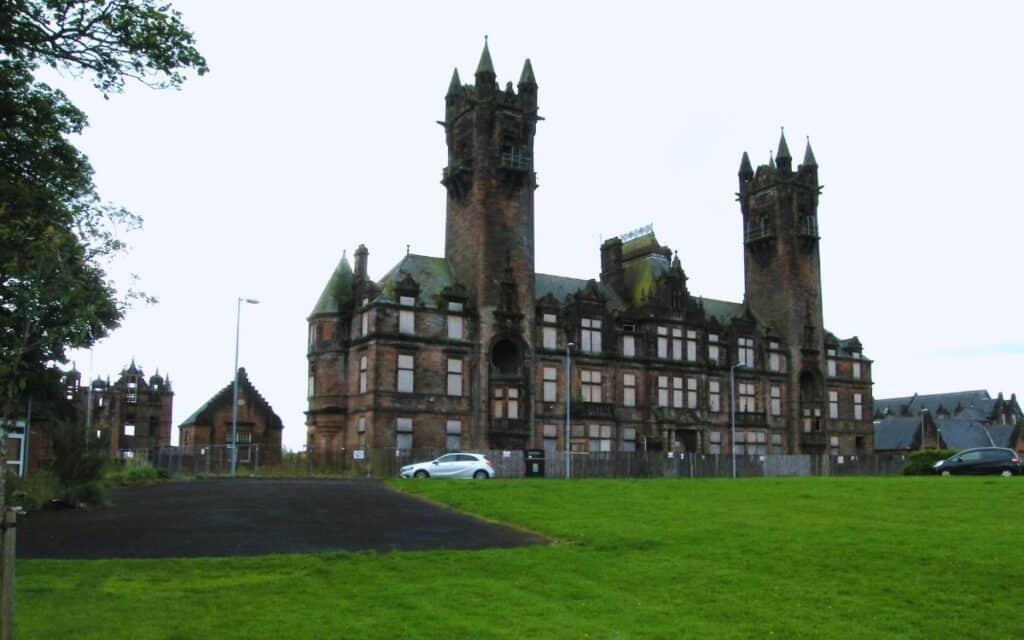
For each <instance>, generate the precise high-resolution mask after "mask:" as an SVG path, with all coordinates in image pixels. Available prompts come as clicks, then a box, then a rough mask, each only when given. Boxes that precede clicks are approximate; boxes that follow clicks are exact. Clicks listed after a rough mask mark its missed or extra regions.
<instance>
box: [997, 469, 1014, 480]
mask: <svg viewBox="0 0 1024 640" xmlns="http://www.w3.org/2000/svg"><path fill="white" fill-rule="evenodd" d="M999 475H1001V476H1003V477H1004V478H1009V477H1010V476H1012V475H1013V472H1012V471H1010V470H1009V469H1003V472H1002V473H1000V474H999Z"/></svg>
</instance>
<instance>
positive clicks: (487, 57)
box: [476, 36, 494, 76]
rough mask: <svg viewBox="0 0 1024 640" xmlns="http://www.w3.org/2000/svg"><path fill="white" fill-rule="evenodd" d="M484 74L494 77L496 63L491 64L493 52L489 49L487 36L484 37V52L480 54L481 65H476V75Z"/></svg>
mask: <svg viewBox="0 0 1024 640" xmlns="http://www.w3.org/2000/svg"><path fill="white" fill-rule="evenodd" d="M482 73H489V74H491V75H492V76H493V75H494V63H493V62H491V51H490V49H488V48H487V36H484V50H483V52H482V53H481V54H480V63H479V64H477V65H476V75H480V74H482Z"/></svg>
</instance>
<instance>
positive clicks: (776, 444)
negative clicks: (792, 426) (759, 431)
mask: <svg viewBox="0 0 1024 640" xmlns="http://www.w3.org/2000/svg"><path fill="white" fill-rule="evenodd" d="M772 449H774V450H775V453H782V434H781V433H773V434H772Z"/></svg>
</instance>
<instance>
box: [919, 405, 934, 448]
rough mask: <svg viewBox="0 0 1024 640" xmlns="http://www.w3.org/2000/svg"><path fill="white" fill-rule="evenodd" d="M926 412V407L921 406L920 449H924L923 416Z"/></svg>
mask: <svg viewBox="0 0 1024 640" xmlns="http://www.w3.org/2000/svg"><path fill="white" fill-rule="evenodd" d="M927 413H928V407H921V451H924V416H925V414H927ZM936 444H937V443H936Z"/></svg>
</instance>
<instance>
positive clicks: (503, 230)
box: [307, 45, 873, 461]
mask: <svg viewBox="0 0 1024 640" xmlns="http://www.w3.org/2000/svg"><path fill="white" fill-rule="evenodd" d="M537 94H538V91H537V82H536V79H535V77H534V72H533V69H532V67H531V64H530V61H529V60H527V61H526V63H525V65H524V66H523V70H522V75H521V77H520V79H519V83H518V87H513V86H512V83H511V82H510V83H508V84H507V85H506V86H505V88H504V89H502V88H501V87H500V86H499V85H498V84H497V83H496V77H495V73H494V68H493V66H492V63H491V58H490V54H489V52H488V49H487V46H486V45H485V46H484V51H483V54H482V55H481V58H480V62H479V65H478V67H477V70H476V74H475V83H474V84H463V83H462V81H461V80H460V78H459V74H458V71H457V70H456V71H455V73H454V74H453V76H452V80H451V84H450V85H449V87H448V92H447V95H446V96H445V118H444V122H443V125H444V130H445V138H446V142H447V147H448V165H447V166H446V167H445V168H444V170H443V172H442V180H441V183H442V184H443V185H444V188H445V189H446V190H447V210H446V218H445V225H446V227H445V229H446V233H445V254H444V256H443V257H430V256H421V255H406V256H405V257H404V258H403V259H402V260H401V261H400V262H399V263H398V264H396V265H394V266H393V267H392V268H391V269H390V270H389V271H388V272H387V273H386V274H385V275H384V276H383V277H381V278H380V279H379V280H377V281H374V280H372V279H371V278H370V277H369V271H368V253H369V252H368V250H367V249H366V247H365V246H362V245H360V246H359V247H358V248H357V249H356V251H355V260H354V266H353V265H350V264H349V262H348V260H347V259H346V258H345V257H344V256H343V257H342V260H341V262H340V263H339V264H338V267H337V269H336V270H335V272H334V273H333V274H332V275H331V277H330V279H329V282H328V283H327V286H326V288H325V289H324V291H323V294H322V295H321V296H320V298H319V300H318V301H317V302H316V305H315V306H314V308H313V311H312V313H311V314H310V315H309V342H308V352H307V357H308V362H309V382H308V397H309V409H308V411H307V432H308V446H309V450H310V451H311V452H313V453H314V455H315V456H316V457H317V459H318V460H321V461H331V460H333V459H335V458H336V457H337V456H339V455H346V452H351V451H353V450H357V449H363V448H368V447H397V448H400V449H409V448H435V449H492V448H495V449H510V448H523V447H536V448H542V447H543V448H545V449H547V450H549V451H559V450H564V448H565V447H571V449H572V450H575V451H636V450H648V451H650V450H662V451H664V450H677V451H687V452H703V453H712V454H714V453H729V452H730V451H732V450H735V451H737V452H738V453H745V454H762V453H800V452H813V453H833V454H839V453H852V452H870V451H871V450H872V443H871V437H872V423H871V417H872V413H873V408H872V396H871V361H870V360H868V359H866V358H865V357H864V355H863V352H862V347H861V344H860V342H859V341H858V340H857V339H856V338H851V339H846V340H841V339H838V338H837V337H836V336H834V335H832V334H831V333H829V332H828V331H826V330H825V328H824V324H823V312H822V304H821V299H822V298H821V275H820V261H819V253H818V252H819V234H818V199H819V193H820V187H819V183H818V165H817V162H816V160H815V158H814V154H813V153H812V151H811V148H810V145H808V147H807V149H806V152H805V154H804V159H803V162H802V163H801V164H800V165H799V166H797V167H795V168H794V167H793V159H792V157H791V156H790V152H789V149H788V146H787V144H786V141H785V138H784V137H783V139H782V140H781V141H780V143H779V149H778V153H777V154H776V156H775V158H773V159H772V161H771V162H770V163H769V164H768V165H765V166H760V167H758V168H757V169H756V170H755V169H754V168H753V167H752V166H751V163H750V160H749V158H748V157H747V154H745V153H744V154H743V157H742V163H741V165H740V170H739V193H738V195H739V201H740V213H741V219H742V231H740V230H738V231H739V233H738V237H737V240H738V241H741V242H743V244H744V248H745V251H744V262H745V287H746V288H745V295H744V300H743V301H740V302H730V301H720V300H712V299H707V298H702V297H700V296H697V295H694V294H692V293H691V292H690V290H689V287H688V283H687V277H686V274H685V273H684V271H683V268H682V265H681V263H680V260H679V257H678V255H674V254H673V252H672V251H671V250H670V249H669V247H667V246H664V245H662V244H661V243H660V242H659V241H658V239H657V238H656V237H655V235H654V232H653V230H651V229H644V230H640V231H638V232H635V233H632V234H628V235H627V236H624V237H619V238H612V239H611V240H608V241H606V242H604V244H603V245H602V246H601V247H600V259H601V273H600V276H599V278H598V279H592V280H580V279H576V278H569V277H564V276H557V275H548V274H541V273H536V272H535V270H534V206H533V203H534V189H535V188H536V174H535V173H534V156H533V140H534V135H535V132H536V126H537V122H538V121H539V120H540V119H541V118H540V117H539V116H538V111H537V104H538V102H537ZM567 353H568V355H569V357H571V364H570V372H568V373H571V376H570V380H571V382H570V387H571V390H570V391H569V394H568V397H567V394H566V390H565V389H566V382H567V380H566V375H567V370H566V359H567ZM730 373H735V408H736V438H735V442H733V441H732V439H731V437H730V429H729V427H730V405H731V402H732V401H733V395H732V391H733V386H732V384H731V382H730ZM567 402H568V403H569V411H570V413H571V422H572V427H571V434H570V436H569V442H566V441H565V436H564V433H563V432H564V424H565V413H566V403H567Z"/></svg>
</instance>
